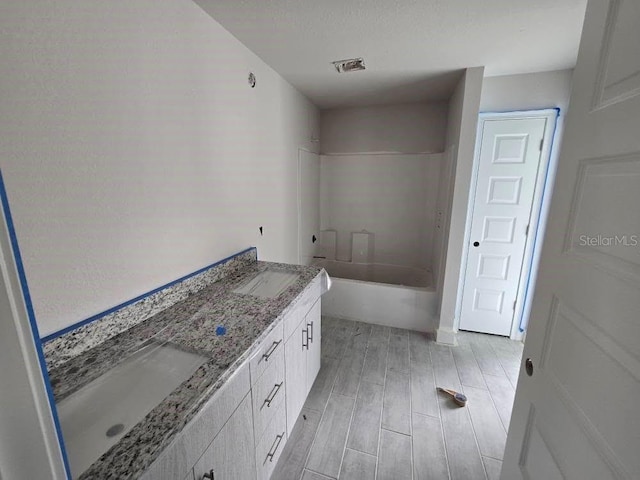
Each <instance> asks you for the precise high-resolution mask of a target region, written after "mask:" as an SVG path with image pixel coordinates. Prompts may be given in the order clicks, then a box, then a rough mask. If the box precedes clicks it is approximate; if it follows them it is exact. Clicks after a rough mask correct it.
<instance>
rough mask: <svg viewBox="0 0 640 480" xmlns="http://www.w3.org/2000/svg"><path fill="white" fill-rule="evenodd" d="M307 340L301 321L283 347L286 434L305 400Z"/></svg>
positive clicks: (304, 324) (305, 326)
mask: <svg viewBox="0 0 640 480" xmlns="http://www.w3.org/2000/svg"><path fill="white" fill-rule="evenodd" d="M307 340H308V339H307V325H306V323H305V322H304V321H302V322H300V323H299V324H298V327H296V329H295V331H294V332H293V334H292V335H291V337H289V340H287V342H286V343H285V345H284V363H285V365H284V368H285V382H284V384H285V387H286V393H287V395H286V402H287V433H288V434H291V430H292V429H293V425H294V424H295V423H296V419H297V418H298V414H299V413H300V410H302V405H304V401H305V399H306V398H307Z"/></svg>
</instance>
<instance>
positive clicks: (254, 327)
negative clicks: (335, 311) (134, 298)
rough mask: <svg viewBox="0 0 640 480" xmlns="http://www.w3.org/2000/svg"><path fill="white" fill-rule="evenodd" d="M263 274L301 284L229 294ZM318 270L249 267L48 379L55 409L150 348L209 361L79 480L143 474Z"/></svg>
mask: <svg viewBox="0 0 640 480" xmlns="http://www.w3.org/2000/svg"><path fill="white" fill-rule="evenodd" d="M267 268H268V269H269V270H275V271H281V272H288V273H296V274H298V275H299V278H298V279H297V280H296V281H295V282H294V283H293V284H292V285H290V286H289V287H288V288H287V289H286V290H285V291H284V292H283V293H281V294H280V295H279V296H278V297H276V298H260V297H256V296H252V295H243V294H238V293H234V292H233V290H234V289H236V288H238V287H239V286H242V285H243V284H244V283H246V282H247V281H249V280H250V279H252V278H253V277H255V276H256V275H257V274H259V273H260V272H262V271H264V270H266V269H267ZM321 270H322V269H321V268H319V267H305V266H299V265H289V264H280V263H270V262H255V263H251V264H250V265H248V266H247V267H245V268H243V269H242V270H240V271H238V272H236V273H234V274H231V275H229V276H227V277H225V278H224V279H222V280H220V281H218V282H216V283H213V284H211V285H209V286H208V287H205V288H204V289H203V290H200V291H199V292H197V293H195V294H192V295H191V296H189V297H188V298H186V299H185V300H182V301H180V302H178V303H176V304H175V305H173V306H171V307H169V308H167V309H166V310H164V311H162V312H160V313H158V314H156V315H154V316H153V317H151V318H148V319H147V320H145V321H143V322H141V323H140V324H138V325H136V326H134V327H132V328H130V329H129V330H126V331H124V332H122V333H120V334H119V335H117V336H115V337H113V338H111V339H109V340H107V341H105V342H103V343H101V344H99V345H98V346H96V347H94V348H92V349H90V350H88V351H86V352H84V353H83V354H81V355H78V356H77V357H75V358H73V359H72V360H70V361H68V362H66V363H64V364H63V365H61V366H60V367H58V368H55V369H53V370H52V371H50V372H49V375H50V379H51V384H52V386H53V390H54V395H55V398H56V401H60V400H62V399H63V398H65V397H67V396H68V395H70V394H71V393H73V392H75V391H76V390H78V389H79V388H81V387H82V386H84V385H86V384H87V383H89V382H90V381H92V380H94V379H95V378H97V377H99V376H100V375H102V374H104V373H106V372H107V371H109V370H110V369H112V368H113V367H114V366H116V365H117V364H118V363H120V362H121V361H122V360H124V359H125V358H127V357H129V356H130V355H132V354H134V353H136V352H137V351H139V350H140V349H141V348H142V347H144V346H145V345H148V344H149V343H150V342H157V343H170V344H171V345H174V346H176V347H177V348H180V349H182V350H185V351H188V352H193V353H197V354H199V355H202V356H204V357H206V358H209V360H208V361H206V362H205V363H204V364H203V365H202V366H200V367H199V368H198V369H197V370H196V371H195V373H194V374H193V375H192V376H191V377H190V378H189V379H188V380H186V381H185V382H183V383H182V384H181V385H180V386H179V387H177V388H176V389H175V390H174V391H173V392H172V393H171V394H169V396H167V397H166V398H165V399H164V400H163V401H162V402H161V403H160V404H159V405H157V406H156V407H155V408H154V409H153V410H152V411H151V412H149V414H147V416H146V417H145V418H144V419H143V420H142V421H140V422H139V423H138V424H136V425H135V426H134V427H133V428H132V429H131V430H130V431H129V432H128V433H127V434H126V435H125V436H123V437H122V438H121V439H120V440H119V441H118V443H116V444H115V445H114V446H113V447H111V448H110V449H109V450H108V451H107V452H106V453H105V454H103V455H102V456H101V457H100V458H99V459H98V460H97V461H96V462H94V463H93V464H92V465H91V467H90V468H89V469H88V470H86V471H85V472H84V473H83V474H82V475H81V476H80V477H79V478H81V479H89V478H91V479H99V478H105V479H115V478H117V479H126V478H136V477H137V476H139V475H140V474H141V473H142V472H144V470H145V469H146V468H147V467H149V465H151V463H152V462H153V461H154V460H155V459H156V458H157V457H158V456H159V455H160V453H162V451H163V450H164V449H165V448H166V447H167V446H168V445H169V443H170V442H171V441H172V440H173V439H174V438H175V437H176V435H177V434H178V433H180V431H181V430H182V429H183V428H184V426H185V425H186V424H187V423H188V422H189V420H191V419H192V418H193V417H194V416H195V414H196V413H198V411H199V410H200V409H201V408H202V406H203V405H204V404H205V403H206V401H207V400H208V399H209V398H210V397H211V396H212V395H213V394H214V393H215V392H216V391H217V390H218V389H219V388H220V387H221V386H222V385H223V384H224V382H225V381H226V380H227V379H228V378H229V377H230V376H231V375H232V374H233V373H234V372H235V371H236V370H237V368H238V367H239V366H240V365H241V364H242V363H243V361H244V360H245V359H246V358H248V357H249V356H250V355H251V353H252V352H253V350H254V348H255V347H257V345H258V344H259V343H260V341H261V340H262V339H263V338H264V337H266V336H267V335H268V334H269V332H270V331H271V330H272V329H273V328H274V327H275V326H276V324H277V322H276V320H277V319H279V318H282V317H283V316H284V315H285V314H286V313H287V312H288V311H289V309H290V307H289V305H290V304H291V302H292V301H293V300H294V299H295V298H296V297H297V296H298V295H299V294H300V293H301V292H302V291H303V290H304V289H305V287H307V286H308V285H309V284H310V283H311V281H312V280H313V279H314V278H315V277H316V276H317V275H318V274H319V273H320V272H321ZM218 326H225V328H226V333H225V334H224V335H220V336H217V335H216V328H217V327H218Z"/></svg>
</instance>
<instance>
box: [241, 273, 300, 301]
mask: <svg viewBox="0 0 640 480" xmlns="http://www.w3.org/2000/svg"><path fill="white" fill-rule="evenodd" d="M299 277H300V275H298V274H297V273H289V272H280V271H278V270H269V269H267V270H265V271H263V272H260V273H259V274H257V275H256V276H255V277H253V278H252V279H251V280H249V281H248V282H247V283H245V284H244V285H242V286H241V287H238V288H236V289H235V290H234V291H233V293H241V294H245V295H253V296H254V297H260V298H276V297H277V296H278V295H280V294H281V293H282V292H284V291H285V290H286V289H287V288H289V287H290V286H291V285H293V284H294V283H295V281H296V280H298V278H299Z"/></svg>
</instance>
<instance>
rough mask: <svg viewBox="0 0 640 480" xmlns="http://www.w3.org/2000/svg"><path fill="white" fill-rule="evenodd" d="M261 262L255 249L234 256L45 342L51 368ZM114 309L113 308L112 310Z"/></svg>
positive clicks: (49, 367)
mask: <svg viewBox="0 0 640 480" xmlns="http://www.w3.org/2000/svg"><path fill="white" fill-rule="evenodd" d="M256 261H257V251H256V249H255V248H251V249H249V250H247V251H245V252H241V253H239V254H237V255H234V256H233V257H231V258H229V259H226V260H223V261H222V262H220V263H217V264H215V265H213V266H211V267H210V268H207V269H206V270H204V271H201V272H198V273H196V274H194V275H192V276H189V278H186V279H184V280H181V281H177V283H174V284H172V285H169V286H167V287H166V288H162V289H161V290H159V291H156V292H154V293H151V294H149V295H145V296H143V298H140V299H138V300H134V301H133V302H132V303H130V304H128V305H124V306H122V307H115V310H114V311H111V312H110V313H109V312H107V313H106V314H105V315H98V316H96V318H93V319H89V320H90V321H89V322H88V323H86V324H85V325H82V326H79V327H77V328H72V329H71V330H70V331H68V332H66V333H64V334H62V335H60V336H56V337H54V338H51V339H50V340H47V339H45V343H44V345H43V349H44V353H45V359H46V361H47V368H48V369H49V370H53V369H56V368H58V367H60V366H62V365H63V364H65V363H66V362H68V361H70V360H72V359H74V358H76V357H77V356H79V355H81V354H83V353H84V352H86V351H87V350H90V349H92V348H94V347H96V346H97V345H99V344H101V343H103V342H105V341H107V340H109V339H111V338H113V337H115V336H116V335H118V334H120V333H122V332H124V331H126V330H128V329H130V328H131V327H134V326H136V325H138V324H139V323H141V322H143V321H144V320H146V319H148V318H150V317H153V316H154V315H157V314H159V313H160V312H162V311H164V310H166V309H168V308H169V307H171V306H173V305H175V304H176V303H178V302H181V301H183V300H185V299H186V298H187V297H189V296H190V295H193V294H195V293H197V292H199V291H200V290H202V289H204V288H205V287H208V286H209V285H211V284H212V283H215V282H217V281H220V280H222V279H224V278H225V277H228V276H229V275H233V274H234V273H236V272H237V271H239V270H242V269H243V268H245V267H247V266H248V265H250V264H252V263H255V262H256ZM112 310H113V309H112Z"/></svg>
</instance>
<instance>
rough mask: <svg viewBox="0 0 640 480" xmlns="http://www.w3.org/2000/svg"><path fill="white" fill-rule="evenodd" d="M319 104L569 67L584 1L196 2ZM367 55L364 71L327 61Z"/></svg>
mask: <svg viewBox="0 0 640 480" xmlns="http://www.w3.org/2000/svg"><path fill="white" fill-rule="evenodd" d="M195 1H196V3H198V4H199V5H200V6H201V7H202V8H203V9H204V10H205V11H206V12H207V13H209V15H211V16H212V17H213V18H214V19H216V20H217V21H218V22H219V23H221V24H222V25H223V26H224V27H225V28H226V29H227V30H229V31H230V32H231V33H232V34H233V35H235V36H236V37H237V38H238V39H239V40H240V41H241V42H242V43H244V44H245V45H246V46H247V47H249V48H250V49H251V50H253V51H254V52H255V53H256V54H257V55H258V56H260V58H262V59H263V60H264V61H265V62H266V63H267V64H269V65H270V66H271V67H272V68H274V69H275V70H276V71H277V72H278V73H280V74H281V75H282V76H283V77H284V78H286V79H287V80H288V81H289V82H290V83H291V84H292V85H294V86H295V87H296V88H297V89H298V90H300V91H301V92H302V93H303V94H305V95H306V96H307V97H309V98H310V99H311V101H313V102H314V103H315V104H316V105H318V106H319V107H321V108H333V107H340V106H357V105H375V104H388V103H401V102H411V101H424V100H444V99H447V98H448V97H449V96H450V95H451V93H452V91H453V87H454V86H455V83H456V81H457V79H458V78H459V75H460V71H461V69H463V68H466V67H475V66H483V65H484V66H485V67H486V68H485V75H488V76H495V75H510V74H517V73H530V72H542V71H549V70H559V69H565V68H572V67H573V66H574V65H575V61H576V56H577V52H578V44H579V41H580V33H581V31H582V21H583V18H584V11H585V7H586V0H324V1H323V0H269V1H265V0H195ZM352 57H364V59H365V63H366V66H367V70H365V71H361V72H353V73H348V74H338V73H337V72H336V71H335V69H334V67H333V65H331V62H332V61H334V60H342V59H346V58H352Z"/></svg>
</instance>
